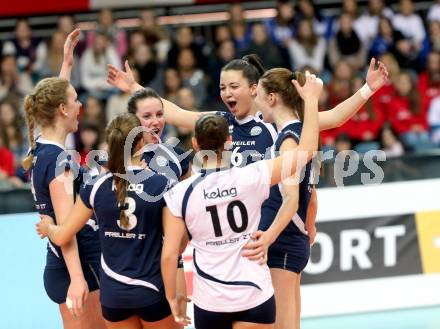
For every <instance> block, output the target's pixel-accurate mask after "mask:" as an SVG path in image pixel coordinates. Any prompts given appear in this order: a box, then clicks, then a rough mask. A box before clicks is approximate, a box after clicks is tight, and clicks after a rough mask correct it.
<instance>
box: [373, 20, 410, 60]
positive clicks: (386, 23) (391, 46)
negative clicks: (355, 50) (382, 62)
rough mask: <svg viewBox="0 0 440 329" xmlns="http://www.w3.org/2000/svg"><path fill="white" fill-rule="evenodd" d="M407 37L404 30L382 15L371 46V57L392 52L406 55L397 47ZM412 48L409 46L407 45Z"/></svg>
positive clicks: (396, 54)
mask: <svg viewBox="0 0 440 329" xmlns="http://www.w3.org/2000/svg"><path fill="white" fill-rule="evenodd" d="M403 39H405V37H404V36H403V34H402V32H400V31H398V30H395V29H394V27H393V25H392V23H391V21H390V20H389V19H388V18H387V17H385V16H381V17H380V19H379V27H378V33H377V36H376V37H375V38H374V40H373V43H372V44H371V47H370V53H369V57H370V58H371V57H376V58H377V57H379V56H381V55H382V54H385V53H388V52H390V53H392V54H394V56H406V55H407V54H405V53H401V52H400V50H399V49H398V48H397V44H398V43H399V42H400V41H401V40H403ZM407 48H408V49H410V48H409V47H407Z"/></svg>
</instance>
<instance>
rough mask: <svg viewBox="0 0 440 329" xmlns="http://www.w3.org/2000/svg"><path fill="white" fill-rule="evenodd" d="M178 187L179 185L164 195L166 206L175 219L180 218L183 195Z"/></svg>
mask: <svg viewBox="0 0 440 329" xmlns="http://www.w3.org/2000/svg"><path fill="white" fill-rule="evenodd" d="M180 187H181V186H180V183H179V184H177V185H176V186H174V187H173V188H171V189H170V190H168V191H167V192H165V194H164V199H165V203H166V206H167V207H168V209H169V210H170V211H171V213H172V214H173V215H174V216H176V217H182V201H183V195H182V193H181V188H180Z"/></svg>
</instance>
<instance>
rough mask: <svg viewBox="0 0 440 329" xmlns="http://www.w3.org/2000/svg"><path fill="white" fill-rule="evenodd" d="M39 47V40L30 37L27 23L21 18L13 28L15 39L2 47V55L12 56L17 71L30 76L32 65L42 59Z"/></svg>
mask: <svg viewBox="0 0 440 329" xmlns="http://www.w3.org/2000/svg"><path fill="white" fill-rule="evenodd" d="M40 47H41V43H40V39H38V38H34V37H32V30H31V27H30V25H29V22H28V21H27V20H26V19H24V18H22V19H19V20H18V22H17V25H16V27H15V38H14V39H12V40H9V41H7V42H5V44H4V45H3V55H12V56H14V57H15V58H16V59H17V68H18V70H19V71H20V72H25V71H26V72H28V73H30V74H32V73H33V70H34V63H35V62H38V61H39V60H41V59H42V56H41V54H40V51H41V48H40ZM37 66H38V65H37Z"/></svg>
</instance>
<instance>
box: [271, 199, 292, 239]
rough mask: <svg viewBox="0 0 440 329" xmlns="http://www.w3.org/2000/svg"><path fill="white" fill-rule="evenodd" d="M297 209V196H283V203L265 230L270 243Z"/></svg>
mask: <svg viewBox="0 0 440 329" xmlns="http://www.w3.org/2000/svg"><path fill="white" fill-rule="evenodd" d="M297 210H298V198H295V197H293V196H286V197H283V203H282V204H281V207H280V209H279V210H278V213H277V215H276V217H275V219H274V221H273V222H272V224H271V225H270V227H269V228H268V230H267V232H266V233H267V235H268V237H269V240H270V242H271V244H272V243H273V242H275V240H276V239H277V238H278V236H279V235H280V234H281V232H283V231H284V229H285V228H286V227H287V225H288V224H289V222H290V221H291V220H292V218H293V216H295V214H296V212H297Z"/></svg>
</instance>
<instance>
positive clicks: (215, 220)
mask: <svg viewBox="0 0 440 329" xmlns="http://www.w3.org/2000/svg"><path fill="white" fill-rule="evenodd" d="M235 207H238V210H239V211H240V214H241V225H240V226H238V225H237V221H236V219H235V215H234V208H235ZM206 211H209V212H210V213H211V219H212V226H213V227H214V233H215V236H216V237H220V236H222V235H223V233H222V228H221V225H220V218H219V216H218V210H217V206H209V207H206ZM226 216H227V218H228V222H229V226H230V227H231V229H232V231H234V232H235V233H241V232H243V231H244V230H246V228H247V226H248V213H247V210H246V207H245V205H244V204H243V202H241V201H238V200H236V201H232V202H231V203H229V204H228V207H227V211H226Z"/></svg>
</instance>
